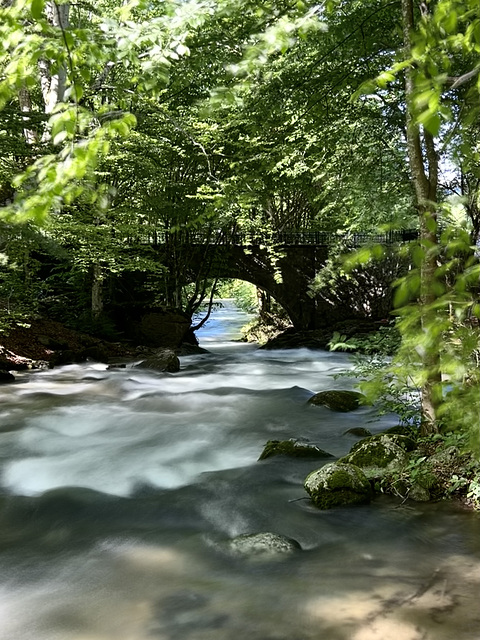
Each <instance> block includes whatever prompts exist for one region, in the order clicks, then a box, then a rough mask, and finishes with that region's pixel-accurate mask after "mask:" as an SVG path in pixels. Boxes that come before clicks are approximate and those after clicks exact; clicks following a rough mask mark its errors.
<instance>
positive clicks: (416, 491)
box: [407, 482, 431, 502]
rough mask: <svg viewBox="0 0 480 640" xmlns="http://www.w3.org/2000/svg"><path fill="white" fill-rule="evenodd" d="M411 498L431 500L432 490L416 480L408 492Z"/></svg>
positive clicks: (416, 500) (421, 500) (423, 500)
mask: <svg viewBox="0 0 480 640" xmlns="http://www.w3.org/2000/svg"><path fill="white" fill-rule="evenodd" d="M407 495H408V497H409V499H410V500H413V501H414V502H429V500H430V498H431V496H430V491H429V490H428V489H427V488H425V487H424V486H423V485H422V484H421V483H420V482H414V483H413V484H412V486H411V487H410V489H409V490H408V493H407Z"/></svg>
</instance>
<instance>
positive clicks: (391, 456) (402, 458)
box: [341, 434, 408, 478]
mask: <svg viewBox="0 0 480 640" xmlns="http://www.w3.org/2000/svg"><path fill="white" fill-rule="evenodd" d="M402 438H405V436H398V435H391V436H389V435H385V434H381V435H377V436H371V437H369V438H365V439H364V440H361V441H360V442H357V443H356V444H355V445H354V446H353V447H352V448H351V449H350V453H349V454H348V455H346V456H345V457H343V458H342V459H341V462H345V463H348V464H354V465H356V466H358V467H360V468H361V469H363V471H364V472H365V474H366V475H367V476H368V477H369V478H378V477H381V476H382V475H384V474H385V472H386V471H392V470H394V469H402V468H403V467H404V466H405V465H406V463H407V461H408V455H407V453H406V449H405V448H404V447H403V446H401V444H404V445H405V447H406V446H407V443H406V442H404V441H403V440H401V439H402ZM407 440H408V439H407Z"/></svg>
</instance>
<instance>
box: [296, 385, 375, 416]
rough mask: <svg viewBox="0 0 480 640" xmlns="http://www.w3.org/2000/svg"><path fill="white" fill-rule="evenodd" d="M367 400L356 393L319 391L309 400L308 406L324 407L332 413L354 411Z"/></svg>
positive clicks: (334, 390)
mask: <svg viewBox="0 0 480 640" xmlns="http://www.w3.org/2000/svg"><path fill="white" fill-rule="evenodd" d="M366 401H367V398H366V397H365V396H364V395H363V393H359V392H358V391H345V390H340V389H332V390H330V391H320V392H319V393H316V394H315V395H314V396H312V397H311V398H310V400H309V401H308V402H309V403H310V404H313V405H316V406H324V407H327V408H328V409H331V410H332V411H342V412H347V411H354V410H355V409H358V407H359V406H360V404H365V403H366Z"/></svg>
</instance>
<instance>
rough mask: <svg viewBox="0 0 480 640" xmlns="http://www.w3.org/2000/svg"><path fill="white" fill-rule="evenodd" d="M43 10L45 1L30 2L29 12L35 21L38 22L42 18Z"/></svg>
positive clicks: (35, 0) (33, 0)
mask: <svg viewBox="0 0 480 640" xmlns="http://www.w3.org/2000/svg"><path fill="white" fill-rule="evenodd" d="M44 9H45V0H32V4H31V8H30V10H31V12H32V17H33V18H34V19H35V20H40V18H42V17H43V10H44Z"/></svg>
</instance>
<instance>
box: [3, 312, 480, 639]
mask: <svg viewBox="0 0 480 640" xmlns="http://www.w3.org/2000/svg"><path fill="white" fill-rule="evenodd" d="M244 321H245V316H244V314H242V313H241V312H240V311H238V310H236V309H235V308H234V307H233V306H232V305H231V304H227V305H226V306H224V308H223V309H221V310H220V311H218V312H217V313H216V314H215V315H214V317H213V319H212V320H211V321H210V322H209V324H208V325H207V329H206V330H205V331H204V332H203V333H202V334H201V335H200V340H201V344H202V346H204V347H205V348H207V349H208V350H209V353H206V354H201V355H194V356H188V357H183V358H182V359H181V365H182V367H181V371H180V372H179V373H176V374H161V373H155V372H152V371H145V370H138V369H137V370H136V369H133V368H130V367H128V368H126V369H118V370H106V366H104V365H99V364H93V363H91V364H85V365H74V366H65V367H61V368H57V369H53V370H51V371H44V372H38V373H25V374H22V375H21V376H19V377H18V380H17V382H16V383H15V384H14V385H11V386H4V387H1V388H0V400H1V405H0V420H1V426H0V471H1V476H0V480H1V485H2V489H1V494H0V640H243V639H245V640H247V639H248V640H313V639H315V640H377V639H378V640H380V639H381V640H390V639H391V640H421V639H424V640H452V638H455V639H456V640H478V639H480V607H479V605H478V593H479V586H480V519H479V517H478V514H473V513H469V512H466V511H463V510H461V509H459V508H456V507H454V506H452V505H448V504H418V503H411V502H408V503H404V504H401V501H400V500H396V499H391V498H387V497H383V498H379V499H377V500H375V501H374V502H373V503H372V504H370V505H365V506H356V507H348V508H337V509H333V510H330V511H324V512H322V511H319V510H317V509H315V508H314V507H313V506H312V504H311V503H310V501H309V500H308V499H305V497H306V494H305V492H304V490H303V480H304V478H305V476H306V475H307V473H308V472H309V471H311V470H312V469H314V468H317V467H318V466H320V464H321V463H319V462H318V461H311V460H310V461H301V460H289V459H285V458H282V457H276V458H270V459H267V460H265V461H262V462H258V461H257V459H258V456H259V454H260V453H261V451H262V448H263V445H264V444H265V442H266V441H267V440H268V439H286V438H291V437H299V438H308V439H309V440H310V441H311V442H314V443H316V444H318V445H319V446H320V447H321V448H323V449H325V450H327V451H329V452H330V453H332V454H333V455H335V456H341V455H343V454H345V453H346V452H347V451H348V450H349V448H350V447H351V445H352V444H353V442H355V438H353V437H352V436H348V435H344V434H345V431H346V430H347V429H349V428H350V427H353V426H367V427H368V428H370V430H371V431H372V432H374V433H376V432H379V431H381V430H382V429H383V428H385V426H390V425H392V424H395V418H394V416H387V417H385V418H384V419H383V421H382V422H376V423H370V420H371V418H372V409H370V408H366V407H365V408H361V409H359V410H358V411H355V412H353V413H349V414H337V413H334V412H331V411H329V410H328V409H326V408H323V407H313V406H310V405H308V404H307V402H306V401H307V399H308V397H309V396H310V395H312V393H313V392H317V391H320V390H323V389H328V388H338V386H339V385H341V386H342V387H343V388H348V387H349V386H350V385H351V384H352V382H351V380H350V379H348V378H347V379H344V380H340V381H339V380H334V379H333V377H332V376H333V375H334V374H335V373H338V372H339V371H341V370H343V369H344V368H345V367H347V366H348V357H347V356H346V355H344V354H338V353H326V352H325V353H324V352H314V351H309V350H307V349H297V350H292V351H261V350H257V349H255V347H253V346H252V345H246V344H241V343H237V342H232V341H231V339H232V338H235V337H236V336H237V335H238V330H239V327H240V326H241V324H242V323H243V322H244ZM263 531H270V532H273V533H276V534H281V535H284V536H288V537H291V538H294V539H295V540H297V541H298V542H299V544H300V545H301V550H298V551H296V552H294V553H292V554H290V555H277V556H253V557H242V556H240V557H238V556H232V555H231V554H230V553H228V551H227V547H226V546H225V543H226V542H227V541H228V540H230V539H231V538H233V537H235V536H238V535H240V534H245V533H257V532H263Z"/></svg>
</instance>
